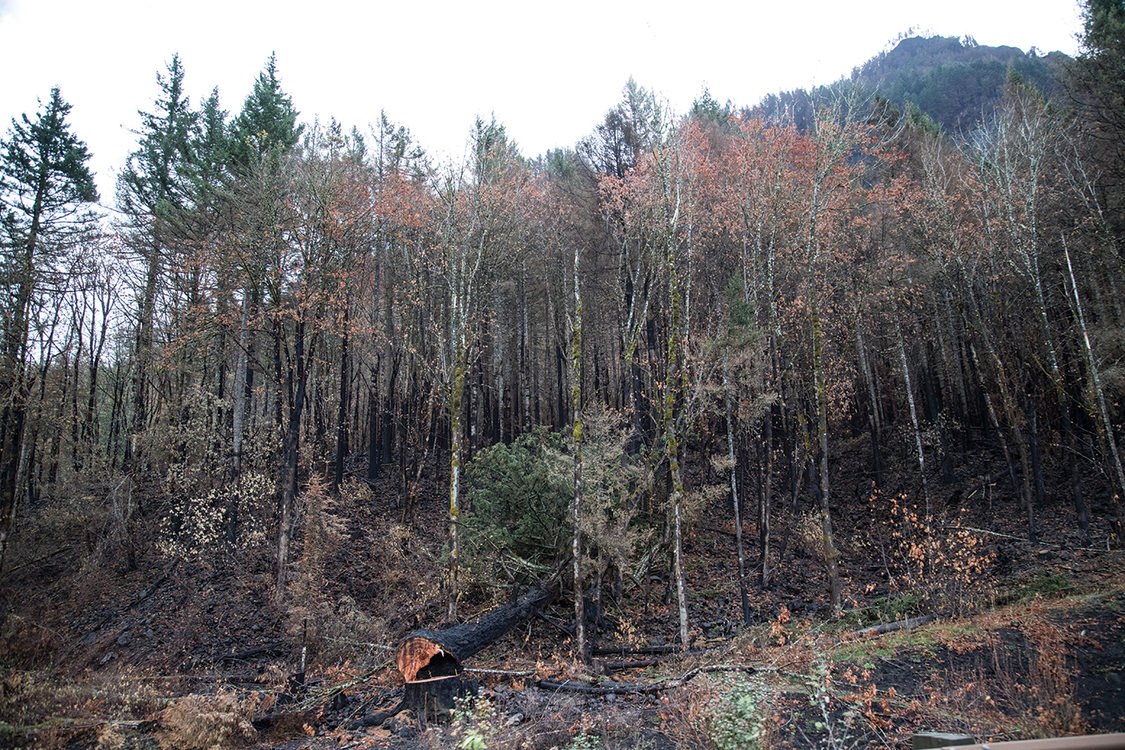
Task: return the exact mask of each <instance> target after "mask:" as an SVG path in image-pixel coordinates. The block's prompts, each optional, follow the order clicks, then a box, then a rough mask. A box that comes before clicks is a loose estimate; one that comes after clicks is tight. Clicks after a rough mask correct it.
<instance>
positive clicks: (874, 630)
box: [840, 615, 935, 641]
mask: <svg viewBox="0 0 1125 750" xmlns="http://www.w3.org/2000/svg"><path fill="white" fill-rule="evenodd" d="M934 619H935V618H934V616H933V615H922V616H921V617H907V618H906V619H905V620H899V621H898V622H885V623H883V624H882V625H872V626H871V627H868V628H860V629H858V630H853V631H851V632H850V633H845V634H844V635H843V636H842V637H841V638H840V640H841V641H852V640H857V639H859V638H871V637H873V636H876V635H886V634H887V633H893V632H895V631H896V630H906V629H909V628H917V627H920V626H922V625H927V624H929V623H931V622H933V621H934Z"/></svg>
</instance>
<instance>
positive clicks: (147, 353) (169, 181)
mask: <svg viewBox="0 0 1125 750" xmlns="http://www.w3.org/2000/svg"><path fill="white" fill-rule="evenodd" d="M156 84H157V86H158V87H159V90H160V93H159V94H158V96H157V99H156V101H155V102H154V111H153V112H140V113H139V114H140V117H141V128H140V130H139V131H138V135H139V136H140V141H139V143H138V147H137V150H136V151H134V152H133V153H132V154H130V156H129V160H128V162H127V163H126V165H125V169H124V170H123V171H122V173H121V176H120V178H118V183H117V202H118V204H119V206H120V207H121V210H122V212H123V213H124V214H125V216H126V217H127V221H128V222H129V224H130V225H131V230H132V231H131V232H130V239H131V244H132V245H133V250H134V252H136V253H137V255H138V256H139V257H140V259H141V262H142V264H143V266H144V274H145V275H144V287H143V288H142V289H141V291H140V302H139V310H138V315H137V330H136V339H135V344H134V346H135V356H136V361H135V363H134V370H133V416H132V429H133V434H134V437H135V435H136V434H137V433H139V432H143V431H144V429H145V425H146V423H147V420H148V416H149V415H148V411H149V409H148V395H149V394H148V391H149V372H148V371H149V363H150V362H151V360H152V357H153V354H152V348H153V324H154V319H155V316H156V297H157V292H158V287H159V284H160V279H161V277H162V275H163V274H164V270H165V265H166V261H167V257H166V256H167V255H168V253H169V251H170V246H171V245H172V244H174V242H175V238H176V236H177V235H178V234H182V232H181V231H180V230H181V226H180V222H181V219H182V213H183V211H184V209H186V208H188V207H189V205H190V196H191V181H190V179H189V175H190V165H191V160H192V157H191V140H192V136H193V134H194V132H195V129H196V127H197V122H198V118H199V115H198V114H197V113H195V112H193V111H192V110H191V107H190V102H189V101H188V98H187V95H186V94H185V92H184V68H183V64H182V63H181V62H180V57H179V55H173V56H172V60H171V62H169V63H168V66H167V77H165V76H164V75H162V74H160V73H157V74H156ZM133 453H134V445H133V440H129V441H128V442H126V464H127V465H128V463H129V462H130V461H131V459H132V457H133Z"/></svg>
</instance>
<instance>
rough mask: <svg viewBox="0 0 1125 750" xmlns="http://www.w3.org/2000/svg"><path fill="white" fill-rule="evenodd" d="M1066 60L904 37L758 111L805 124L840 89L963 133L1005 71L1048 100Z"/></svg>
mask: <svg viewBox="0 0 1125 750" xmlns="http://www.w3.org/2000/svg"><path fill="white" fill-rule="evenodd" d="M1068 61H1070V58H1069V57H1068V56H1067V55H1065V54H1063V53H1061V52H1050V53H1047V54H1042V53H1039V52H1037V51H1034V50H1032V51H1030V52H1026V53H1025V52H1023V51H1022V50H1019V49H1017V48H1015V47H991V46H987V45H981V44H977V43H976V42H975V41H973V40H971V39H957V38H955V37H938V36H935V37H909V38H906V39H903V40H902V41H900V42H899V43H898V44H897V45H895V47H894V48H893V49H891V50H889V51H887V52H883V53H881V54H879V55H878V56H876V57H873V58H871V59H870V60H868V61H867V62H865V63H864V64H863V65H861V66H860V67H859V68H857V69H856V70H854V71H853V72H852V75H851V76H850V77H848V78H845V79H841V80H840V81H839V82H837V83H835V84H832V85H830V86H827V87H823V88H821V89H817V90H815V91H813V92H811V93H810V92H807V91H804V90H798V91H792V92H785V93H781V94H777V95H773V96H770V97H767V98H765V99H764V100H763V101H762V102H761V103H760V104H759V107H758V108H759V109H760V110H761V111H766V112H778V111H786V110H790V111H793V112H794V113H795V116H796V117H797V119H798V122H799V123H807V122H809V118H810V117H811V112H812V110H811V106H812V101H813V100H815V99H816V98H817V97H821V96H828V95H829V94H830V93H831V92H832V91H834V90H837V89H839V88H841V87H844V86H849V85H858V86H859V87H860V88H861V89H862V90H864V91H870V92H877V93H878V94H879V95H881V96H883V97H884V98H886V99H888V100H889V101H890V102H891V103H892V104H894V105H895V106H896V107H898V109H899V111H905V110H906V108H907V105H908V103H913V104H915V105H917V106H918V108H919V109H920V110H921V111H922V112H923V113H924V114H927V115H929V116H930V117H932V118H933V119H934V121H935V122H936V123H938V124H939V125H940V126H941V127H942V129H943V130H944V131H945V132H946V133H951V134H958V133H960V134H964V133H967V132H968V131H970V130H972V129H973V128H974V127H976V126H977V125H978V124H979V123H980V122H981V120H982V118H983V117H987V116H988V115H990V114H991V113H992V111H993V110H994V109H995V108H996V106H997V105H998V104H999V103H1000V100H1001V98H1002V96H1003V92H1004V84H1005V81H1006V80H1007V78H1008V75H1009V71H1011V72H1013V73H1015V74H1017V75H1019V76H1020V77H1021V78H1022V79H1023V81H1024V82H1025V83H1027V84H1030V85H1033V86H1035V87H1036V88H1037V89H1039V90H1040V91H1042V92H1043V93H1044V94H1046V95H1047V96H1048V97H1054V96H1057V95H1059V94H1061V93H1062V91H1063V88H1062V86H1063V76H1064V73H1065V71H1064V68H1065V66H1066V64H1067V62H1068Z"/></svg>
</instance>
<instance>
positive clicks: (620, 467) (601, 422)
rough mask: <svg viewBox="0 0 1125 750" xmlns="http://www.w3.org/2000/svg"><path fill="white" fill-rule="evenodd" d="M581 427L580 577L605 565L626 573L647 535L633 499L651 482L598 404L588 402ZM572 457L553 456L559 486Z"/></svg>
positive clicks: (613, 418) (619, 425) (612, 417)
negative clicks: (636, 518)
mask: <svg viewBox="0 0 1125 750" xmlns="http://www.w3.org/2000/svg"><path fill="white" fill-rule="evenodd" d="M582 421H583V426H582V433H583V435H582V514H581V517H582V521H581V524H580V526H581V531H582V542H583V550H584V555H585V558H586V559H585V561H584V568H585V570H584V571H583V575H591V574H596V572H600V571H604V570H605V569H606V568H607V567H609V566H611V565H612V566H614V567H616V568H617V569H618V570H621V571H626V572H631V571H632V568H633V567H634V564H633V563H634V561H635V560H636V558H637V555H638V552H639V551H640V549H641V548H642V547H644V546H645V544H646V543H647V542H648V539H649V534H648V532H647V531H645V530H641V529H639V528H637V525H636V524H635V523H634V519H635V516H636V498H637V496H638V493H640V492H643V491H645V490H646V489H647V488H648V485H649V482H650V481H651V477H650V473H649V465H648V463H647V462H646V461H644V460H643V457H641V456H628V455H627V454H626V452H625V446H626V443H627V429H626V424H625V420H624V419H622V417H621V414H619V413H618V412H615V411H612V410H610V409H607V408H606V407H605V406H604V405H603V404H601V403H600V402H593V403H590V404H587V406H586V409H585V412H584V414H583V420H582ZM573 466H574V464H573V459H572V458H571V457H570V456H569V455H566V454H562V453H560V454H559V455H558V456H557V463H556V467H557V468H556V471H557V472H558V477H559V480H558V481H560V482H566V483H567V484H568V485H569V484H570V483H571V482H572V480H573Z"/></svg>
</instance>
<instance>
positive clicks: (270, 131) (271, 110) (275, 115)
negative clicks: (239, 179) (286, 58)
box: [230, 54, 304, 167]
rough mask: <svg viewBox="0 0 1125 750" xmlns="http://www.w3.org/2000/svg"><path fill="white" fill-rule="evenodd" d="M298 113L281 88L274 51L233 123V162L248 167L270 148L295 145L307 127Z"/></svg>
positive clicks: (283, 149)
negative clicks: (298, 122) (299, 123)
mask: <svg viewBox="0 0 1125 750" xmlns="http://www.w3.org/2000/svg"><path fill="white" fill-rule="evenodd" d="M297 115H298V112H297V110H296V109H294V108H293V101H292V99H290V97H289V95H288V94H286V93H285V92H284V91H282V89H281V81H280V79H279V78H278V77H277V56H276V55H275V54H271V55H270V59H269V60H268V61H266V68H265V70H263V71H262V72H261V73H259V74H258V80H256V81H255V82H254V89H253V91H251V92H250V95H249V96H247V97H246V101H245V103H244V104H243V105H242V111H241V112H240V113H239V114H238V117H236V118H235V119H234V122H233V123H232V124H231V138H230V149H231V160H232V162H233V163H234V164H235V165H238V166H241V167H245V166H247V165H248V164H250V162H251V160H252V159H253V158H254V157H256V156H261V155H262V154H264V153H266V152H267V151H273V150H276V151H277V152H280V153H284V152H286V151H288V150H289V149H291V148H293V146H295V145H296V144H297V141H298V139H300V137H301V131H303V130H304V125H298V124H297Z"/></svg>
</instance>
